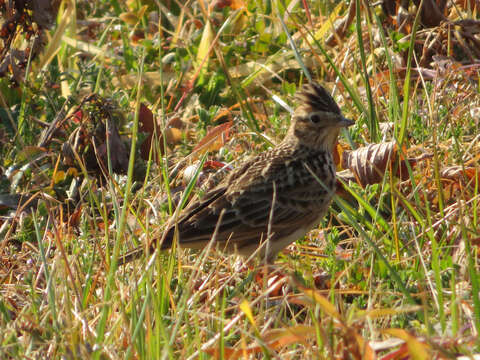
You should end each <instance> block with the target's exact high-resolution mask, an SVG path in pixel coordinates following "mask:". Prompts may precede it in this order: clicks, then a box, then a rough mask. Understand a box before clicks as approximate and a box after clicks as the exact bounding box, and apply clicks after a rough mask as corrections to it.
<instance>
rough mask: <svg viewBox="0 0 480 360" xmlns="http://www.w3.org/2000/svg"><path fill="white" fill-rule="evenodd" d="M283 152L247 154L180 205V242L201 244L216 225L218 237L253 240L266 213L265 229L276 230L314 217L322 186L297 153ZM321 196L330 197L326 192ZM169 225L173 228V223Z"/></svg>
mask: <svg viewBox="0 0 480 360" xmlns="http://www.w3.org/2000/svg"><path fill="white" fill-rule="evenodd" d="M288 155H289V154H287V153H285V156H283V157H282V156H274V157H271V156H269V154H268V153H267V154H266V155H265V156H259V157H257V158H255V159H253V160H251V161H250V162H248V163H247V164H246V165H244V166H242V167H240V168H238V169H236V170H235V171H234V173H232V174H230V176H229V177H228V179H226V180H225V181H223V182H222V183H221V184H220V185H219V186H217V187H216V188H215V189H214V190H212V191H211V192H208V193H207V194H205V197H204V198H202V199H201V200H199V201H197V202H195V203H194V204H192V205H191V206H190V207H188V208H187V209H185V211H184V212H183V214H182V216H181V219H179V221H178V222H177V227H176V229H178V234H179V235H180V236H179V241H180V243H181V244H183V245H184V246H187V247H201V246H203V245H202V244H204V243H205V242H208V241H209V240H210V239H211V237H212V234H213V233H214V231H215V229H216V228H217V227H218V229H217V238H216V239H217V241H218V242H226V241H228V242H230V243H243V242H248V241H258V240H259V237H260V236H261V234H262V233H263V234H265V235H266V233H267V231H268V225H269V220H270V217H271V216H272V221H271V223H270V226H271V229H270V230H271V232H272V233H275V234H279V236H280V234H283V233H285V232H288V231H290V232H293V231H294V230H295V229H296V228H297V227H299V226H300V225H301V224H305V223H310V222H313V221H314V220H315V219H316V218H318V216H319V209H317V208H316V207H315V206H313V207H312V197H313V196H317V197H318V196H319V195H325V194H327V191H326V190H325V189H323V188H322V186H321V185H319V184H318V182H316V181H315V179H314V178H313V177H312V175H311V173H310V171H309V170H308V169H307V168H306V167H305V166H303V165H302V159H298V158H297V159H295V158H294V157H291V156H290V157H287V156H288ZM295 162H297V163H295ZM292 168H293V169H295V171H292V170H291V169H292ZM289 169H290V170H289ZM300 179H301V184H300V185H299V182H298V181H299V180H300ZM274 194H275V199H274ZM327 197H328V199H327ZM313 198H314V197H313ZM325 199H326V201H325V202H329V200H330V198H329V196H325ZM272 202H273V203H274V204H275V207H274V210H273V214H271V212H272V210H271V205H272ZM317 210H318V211H317ZM220 214H222V217H221V223H219V219H220ZM170 231H171V232H172V234H173V232H174V229H173V228H172V230H170ZM172 237H173V236H172Z"/></svg>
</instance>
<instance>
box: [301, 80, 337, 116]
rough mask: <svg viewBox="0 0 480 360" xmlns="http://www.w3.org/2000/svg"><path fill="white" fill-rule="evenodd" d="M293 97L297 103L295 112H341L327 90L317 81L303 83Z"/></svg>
mask: <svg viewBox="0 0 480 360" xmlns="http://www.w3.org/2000/svg"><path fill="white" fill-rule="evenodd" d="M295 97H296V99H297V101H298V104H299V106H298V108H297V110H296V111H295V112H296V113H307V114H310V113H313V112H316V111H325V112H332V113H335V114H341V112H340V108H339V107H338V105H337V103H336V102H335V100H334V99H333V98H332V96H331V95H330V94H329V92H328V91H327V90H325V88H323V87H322V86H320V85H319V84H317V83H314V82H312V83H308V84H305V85H304V86H303V88H302V90H300V91H299V92H297V94H296V96H295Z"/></svg>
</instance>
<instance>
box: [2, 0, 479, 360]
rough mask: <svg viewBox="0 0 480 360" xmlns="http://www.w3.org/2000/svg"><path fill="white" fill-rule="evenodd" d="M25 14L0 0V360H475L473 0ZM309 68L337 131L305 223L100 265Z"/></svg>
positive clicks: (256, 127) (274, 117) (257, 136)
mask: <svg viewBox="0 0 480 360" xmlns="http://www.w3.org/2000/svg"><path fill="white" fill-rule="evenodd" d="M47 3H49V2H48V1H5V0H0V12H1V14H2V21H3V22H2V24H1V30H0V75H1V78H0V107H1V108H0V118H1V123H0V176H1V179H0V294H1V296H0V358H2V359H17V358H18V359H20V358H64V359H76V358H78V359H85V358H96V359H98V358H102V359H117V358H141V359H161V358H162V359H164V358H181V359H187V358H190V359H196V358H202V359H206V358H230V359H236V358H242V359H243V358H278V359H303V358H306V359H308V358H318V359H333V358H335V359H383V360H387V359H388V360H392V359H430V358H435V359H456V358H465V359H467V358H469V357H468V356H473V355H474V354H475V353H479V352H480V341H479V336H478V332H479V331H480V278H479V274H480V267H479V259H480V257H479V246H480V231H479V224H478V222H479V210H478V205H479V199H480V197H479V184H480V182H479V173H480V172H479V159H480V145H479V141H478V140H479V136H480V135H479V134H480V132H479V116H480V98H479V96H478V93H479V88H478V86H479V71H480V61H479V59H480V36H479V34H480V21H479V20H477V18H478V11H479V6H480V4H479V3H478V1H477V0H452V1H445V0H422V1H419V0H414V1H412V2H410V1H408V0H406V1H405V0H397V1H396V0H384V1H379V2H377V3H373V2H370V3H368V6H367V2H363V1H360V0H359V1H354V0H350V3H346V2H338V1H333V0H332V1H328V0H326V1H322V2H319V1H310V0H292V1H270V0H263V1H253V0H251V1H250V0H217V1H206V0H198V1H186V2H184V1H175V0H162V1H159V2H158V1H156V2H154V1H142V0H130V1H127V2H126V3H124V2H118V1H116V0H113V1H102V2H87V1H78V2H77V3H76V4H74V3H73V2H72V1H62V2H54V3H52V5H49V4H47ZM183 3H186V4H185V5H183ZM47 5H48V6H47ZM309 78H312V79H314V80H316V81H318V82H321V83H322V84H325V85H326V86H327V87H328V88H330V89H331V90H332V92H333V94H334V97H335V98H336V99H337V100H338V102H339V103H340V105H341V107H342V111H343V113H344V114H345V115H346V116H347V117H349V118H352V119H355V120H356V124H355V126H353V127H352V128H350V129H349V130H348V132H347V131H345V132H344V133H342V137H341V140H340V143H339V145H338V146H337V150H338V151H337V154H336V158H337V162H338V171H339V180H338V185H339V186H338V192H337V195H338V196H337V197H336V199H335V202H334V204H333V205H332V207H331V210H330V212H329V215H328V216H327V217H326V219H325V220H324V222H323V223H322V226H321V227H320V228H319V229H317V230H314V231H312V232H311V233H310V234H309V235H308V236H307V237H306V238H305V239H301V240H300V241H298V242H297V243H295V244H293V245H291V246H290V247H288V248H287V249H286V250H285V251H284V252H283V253H282V254H281V255H280V257H279V259H278V260H277V263H276V271H272V270H270V272H269V273H268V274H263V271H262V269H263V267H262V265H261V263H257V264H256V266H255V267H253V268H251V267H249V268H247V267H246V266H245V265H244V264H242V263H241V262H240V261H239V259H238V258H236V257H234V256H230V257H226V256H222V255H221V253H218V252H214V251H208V249H206V250H205V251H203V252H198V251H186V250H181V249H173V250H171V251H167V252H164V253H160V254H157V255H156V256H154V257H146V258H144V259H142V260H139V261H137V262H134V263H131V264H128V265H127V266H125V267H122V268H117V266H116V259H117V257H118V255H119V254H121V253H123V252H124V251H127V250H128V249H131V248H132V247H134V246H136V245H139V244H141V243H144V242H145V241H147V240H148V239H151V238H153V237H154V236H157V235H158V234H159V233H161V231H162V229H163V225H164V224H165V222H166V219H168V217H169V215H171V214H172V213H173V212H174V211H175V208H176V207H177V206H183V205H184V204H185V203H186V202H187V201H188V199H189V197H191V196H197V195H195V194H196V193H201V192H202V187H203V186H205V184H208V183H209V182H211V181H215V176H218V175H215V176H214V175H213V174H218V172H219V171H220V173H221V172H226V171H228V170H229V169H230V168H231V167H235V166H236V164H238V163H239V162H241V161H242V160H243V159H245V158H246V157H247V156H249V155H252V154H255V153H258V152H261V151H265V150H266V149H267V148H269V147H271V146H272V145H273V144H275V143H278V142H279V141H280V139H281V138H282V136H283V135H284V134H285V131H286V129H287V127H288V124H289V111H288V110H289V108H293V107H295V104H294V101H293V94H294V93H295V91H296V89H298V88H299V87H300V86H301V84H302V83H304V82H306V81H308V79H309ZM262 274H263V275H262ZM477 356H479V355H477Z"/></svg>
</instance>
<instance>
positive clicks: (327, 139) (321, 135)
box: [287, 83, 354, 151]
mask: <svg viewBox="0 0 480 360" xmlns="http://www.w3.org/2000/svg"><path fill="white" fill-rule="evenodd" d="M296 98H297V101H298V107H297V108H296V110H295V112H294V114H293V118H292V123H291V125H290V129H289V130H288V133H287V137H290V138H292V137H293V138H295V140H296V141H298V142H299V143H301V144H302V145H305V146H308V147H311V148H314V149H318V150H328V151H331V150H332V149H333V146H334V145H335V142H336V141H337V138H338V134H339V132H340V129H341V128H342V127H348V126H351V125H353V124H354V121H352V120H349V119H346V118H345V117H344V116H343V115H342V112H341V111H340V108H339V107H338V105H337V103H336V102H335V100H333V98H332V96H331V95H330V94H329V93H328V92H327V91H326V90H325V89H324V88H323V87H322V86H320V85H318V84H316V83H310V84H306V85H304V87H303V88H302V90H301V91H299V92H298V93H297V95H296Z"/></svg>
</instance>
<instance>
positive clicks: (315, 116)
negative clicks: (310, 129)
mask: <svg viewBox="0 0 480 360" xmlns="http://www.w3.org/2000/svg"><path fill="white" fill-rule="evenodd" d="M309 118H310V121H311V122H312V123H313V124H318V123H319V122H320V120H321V118H320V116H319V115H318V114H310V116H309Z"/></svg>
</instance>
